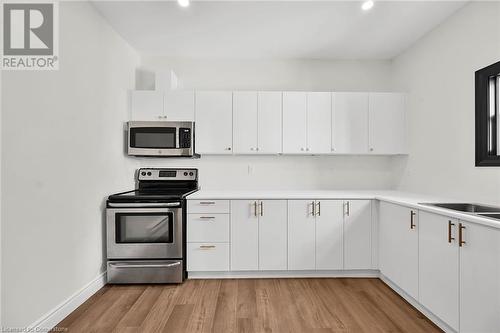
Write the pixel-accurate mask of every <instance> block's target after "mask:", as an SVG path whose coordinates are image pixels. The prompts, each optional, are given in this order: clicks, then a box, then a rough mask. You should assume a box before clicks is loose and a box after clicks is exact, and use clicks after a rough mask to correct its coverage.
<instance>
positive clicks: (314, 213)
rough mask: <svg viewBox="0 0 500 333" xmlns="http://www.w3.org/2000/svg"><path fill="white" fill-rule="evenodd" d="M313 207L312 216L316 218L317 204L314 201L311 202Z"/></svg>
mask: <svg viewBox="0 0 500 333" xmlns="http://www.w3.org/2000/svg"><path fill="white" fill-rule="evenodd" d="M311 206H312V212H311V215H312V216H316V205H315V202H314V201H311Z"/></svg>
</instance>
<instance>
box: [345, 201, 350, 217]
mask: <svg viewBox="0 0 500 333" xmlns="http://www.w3.org/2000/svg"><path fill="white" fill-rule="evenodd" d="M345 207H346V211H345V215H346V216H349V214H351V207H350V204H349V201H346V203H345Z"/></svg>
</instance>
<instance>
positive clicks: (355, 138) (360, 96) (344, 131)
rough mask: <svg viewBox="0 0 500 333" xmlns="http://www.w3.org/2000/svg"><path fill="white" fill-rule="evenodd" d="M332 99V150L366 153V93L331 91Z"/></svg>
mask: <svg viewBox="0 0 500 333" xmlns="http://www.w3.org/2000/svg"><path fill="white" fill-rule="evenodd" d="M332 100H333V107H332V152H334V153H338V154H366V153H368V93H333V94H332Z"/></svg>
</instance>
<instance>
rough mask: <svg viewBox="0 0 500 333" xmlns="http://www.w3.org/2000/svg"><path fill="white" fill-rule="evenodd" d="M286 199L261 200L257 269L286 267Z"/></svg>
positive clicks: (281, 268) (277, 269) (283, 268)
mask: <svg viewBox="0 0 500 333" xmlns="http://www.w3.org/2000/svg"><path fill="white" fill-rule="evenodd" d="M287 224H288V223H287V201H286V200H262V201H260V214H259V270H274V271H283V270H286V269H287Z"/></svg>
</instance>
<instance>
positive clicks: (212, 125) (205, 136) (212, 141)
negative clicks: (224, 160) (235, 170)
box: [195, 91, 233, 154]
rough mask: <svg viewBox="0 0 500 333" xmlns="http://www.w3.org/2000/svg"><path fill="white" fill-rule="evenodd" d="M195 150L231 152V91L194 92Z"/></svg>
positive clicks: (206, 152)
mask: <svg viewBox="0 0 500 333" xmlns="http://www.w3.org/2000/svg"><path fill="white" fill-rule="evenodd" d="M195 115H196V129H195V138H196V143H195V144H196V148H195V149H196V152H197V153H199V154H232V149H233V144H232V138H233V93H232V92H230V91H202V92H197V93H196V113H195Z"/></svg>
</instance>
